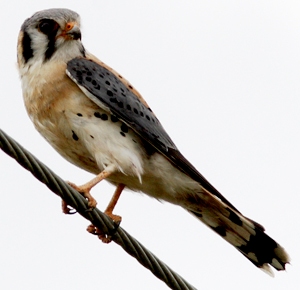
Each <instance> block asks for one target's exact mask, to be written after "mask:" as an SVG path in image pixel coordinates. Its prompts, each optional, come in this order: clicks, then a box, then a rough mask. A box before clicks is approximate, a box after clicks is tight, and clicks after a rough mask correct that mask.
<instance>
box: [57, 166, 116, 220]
mask: <svg viewBox="0 0 300 290" xmlns="http://www.w3.org/2000/svg"><path fill="white" fill-rule="evenodd" d="M114 171H115V167H114V166H108V167H107V168H106V169H104V170H103V171H102V172H101V173H100V174H98V175H97V176H96V177H94V178H93V179H92V180H90V181H89V182H87V183H85V184H83V185H81V186H77V185H76V184H74V183H72V182H68V184H69V185H70V186H71V187H73V188H74V189H76V190H77V191H78V192H79V193H81V194H82V195H83V196H84V197H85V198H86V199H87V200H88V206H89V207H90V208H95V207H96V205H97V201H96V200H95V199H94V198H93V197H92V195H91V194H90V190H91V189H92V188H93V187H94V186H95V185H96V184H98V183H99V182H100V181H102V180H103V179H105V178H107V177H108V176H110V175H111V174H112V173H113V172H114ZM62 210H63V213H66V214H69V213H70V208H69V207H68V206H67V204H66V202H65V201H63V202H62Z"/></svg>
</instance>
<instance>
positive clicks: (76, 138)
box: [72, 130, 79, 141]
mask: <svg viewBox="0 0 300 290" xmlns="http://www.w3.org/2000/svg"><path fill="white" fill-rule="evenodd" d="M72 138H73V139H74V140H75V141H78V140H79V138H78V136H77V135H76V133H75V132H74V131H73V130H72Z"/></svg>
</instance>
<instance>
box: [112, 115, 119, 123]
mask: <svg viewBox="0 0 300 290" xmlns="http://www.w3.org/2000/svg"><path fill="white" fill-rule="evenodd" d="M110 119H111V121H112V122H113V123H116V122H118V121H119V119H118V118H117V117H116V116H114V115H111V116H110Z"/></svg>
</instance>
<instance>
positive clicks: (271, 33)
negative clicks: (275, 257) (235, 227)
mask: <svg viewBox="0 0 300 290" xmlns="http://www.w3.org/2000/svg"><path fill="white" fill-rule="evenodd" d="M62 4H63V6H64V7H66V8H70V9H73V10H75V11H77V12H78V13H79V14H80V15H81V18H82V33H83V43H84V45H85V47H86V49H87V50H89V51H91V52H92V53H93V54H95V55H96V56H97V57H99V58H100V59H101V60H103V61H104V62H106V63H107V64H108V65H110V66H112V67H113V68H114V69H116V70H117V71H118V72H120V73H121V74H122V75H123V76H124V77H126V78H127V79H129V80H130V82H131V83H132V84H133V85H134V86H135V87H136V88H137V89H138V90H139V91H140V92H141V93H142V95H143V96H144V97H145V99H146V100H147V102H148V103H149V104H150V106H151V107H152V109H153V111H154V112H155V113H156V115H157V116H158V118H159V119H160V121H161V122H162V124H163V125H164V127H165V129H166V130H167V132H168V133H169V135H170V136H171V137H172V138H173V140H174V142H175V143H176V144H177V146H178V147H179V149H180V150H181V151H182V153H183V154H184V155H185V156H186V157H187V158H188V159H189V160H190V161H191V162H192V163H193V164H194V165H195V166H196V167H197V168H198V169H199V171H200V172H201V173H202V174H203V175H204V176H205V177H206V178H207V179H208V180H209V181H210V182H211V183H212V184H214V186H215V187H216V188H218V189H219V190H220V191H221V192H222V193H223V194H224V195H225V196H226V197H227V198H228V199H229V200H230V201H231V202H232V203H233V204H234V205H235V206H236V207H237V208H238V209H239V210H240V211H242V212H243V213H244V214H245V215H246V216H249V217H250V218H252V219H254V220H256V221H258V222H260V223H261V224H263V225H264V226H265V227H266V229H267V233H268V234H269V235H270V236H272V237H273V238H274V239H276V240H277V241H278V242H279V243H280V244H282V245H283V246H284V247H285V248H286V250H287V251H288V252H289V254H290V256H291V258H292V265H290V266H288V267H287V272H280V273H275V276H276V277H275V278H271V277H269V276H268V275H266V274H265V273H263V272H262V271H260V270H258V269H256V267H254V266H253V265H252V264H251V263H250V262H248V261H247V260H246V259H245V258H244V257H243V256H242V255H241V254H240V253H238V252H237V251H236V250H235V249H234V248H233V247H231V246H230V245H229V244H227V243H226V242H224V241H223V240H222V239H221V238H220V237H218V236H217V235H216V234H215V233H213V232H212V231H210V230H209V229H207V228H206V227H205V226H203V225H202V224H201V223H200V222H198V221H197V220H196V219H194V218H193V217H191V216H190V215H189V214H188V213H186V212H185V211H183V210H182V209H180V208H178V207H176V206H173V205H168V204H165V203H159V202H157V201H156V200H152V199H150V198H149V197H147V196H144V195H140V194H137V193H131V192H125V193H124V194H123V195H122V197H121V199H120V201H119V203H118V205H117V207H116V211H115V212H116V213H117V214H120V215H122V216H123V222H122V227H123V228H125V229H126V230H127V231H128V232H129V233H131V234H132V235H133V236H134V237H136V238H137V239H138V240H139V241H140V242H142V243H143V244H144V245H145V246H146V247H147V248H148V249H149V250H151V251H152V252H153V253H154V254H156V255H157V256H158V257H159V258H161V259H162V260H163V261H164V262H165V263H167V264H168V265H169V266H170V267H171V268H172V269H174V270H175V271H176V272H178V273H179V274H181V275H182V276H183V277H184V278H185V279H186V280H187V281H189V282H190V283H191V284H193V285H194V286H195V287H197V288H198V289H221V288H222V289H272V290H276V289H299V287H300V278H299V273H300V267H299V259H300V250H299V240H300V221H299V220H300V214H299V212H300V211H299V206H300V198H299V190H300V186H299V173H300V170H299V164H300V158H299V149H300V138H299V127H300V114H299V109H300V98H299V97H300V82H299V77H300V69H299V67H300V56H299V55H300V17H299V15H300V2H299V1H274V0H272V1H262V0H259V1H255V0H251V1H230V0H229V1H201V0H197V1H166V0H157V1H137V0H136V1H133V0H128V1H122V0H119V1H74V0H72V1H69V0H65V1H57V0H52V1H44V0H40V1H34V2H33V1H20V0H19V1H15V0H10V1H2V3H1V10H0V27H1V41H0V46H1V54H0V63H1V70H0V85H1V89H2V90H1V91H2V92H1V94H0V99H1V103H0V127H1V129H3V130H5V131H6V132H7V133H8V134H9V135H11V136H12V137H13V138H14V139H16V140H17V141H18V142H20V143H21V144H22V145H23V146H25V147H26V148H27V149H28V150H30V151H31V152H32V153H33V154H34V155H35V156H37V157H38V158H39V159H40V160H41V161H43V162H44V163H45V164H47V165H48V166H49V167H50V168H52V169H53V170H54V171H55V172H56V173H57V174H58V175H60V176H61V177H62V178H63V179H65V180H70V181H73V182H76V183H77V184H82V183H84V182H86V181H88V180H89V179H90V178H91V177H92V176H91V175H90V174H88V173H86V172H84V171H82V170H81V169H78V168H76V167H74V166H73V165H71V164H69V163H68V162H67V161H65V160H63V159H62V158H61V157H60V156H59V155H58V154H57V153H56V152H55V151H54V150H53V149H52V148H51V147H50V145H48V144H47V143H46V141H44V139H43V138H42V137H41V136H40V135H39V134H38V133H37V132H36V131H35V129H34V128H33V125H32V124H31V122H30V120H29V118H28V117H27V115H26V112H25V108H24V105H23V100H22V92H21V88H20V81H19V78H18V72H17V68H16V45H17V36H18V33H19V28H20V26H21V25H22V23H23V21H24V20H25V19H26V18H28V17H30V16H31V15H32V14H33V13H34V12H36V11H38V10H42V9H46V8H53V7H61V6H62ZM0 181H1V183H0V184H1V198H0V261H1V262H0V289H25V290H27V289H30V290H33V289H39V290H40V289H43V290H44V289H72V290H78V289H167V286H166V285H165V284H164V283H163V282H161V281H160V280H158V279H156V278H155V277H154V276H153V275H152V274H151V273H150V272H149V271H148V270H146V269H145V268H143V267H142V266H141V265H140V264H139V263H138V262H137V261H136V260H135V259H133V258H132V257H130V256H128V255H127V254H126V253H125V252H124V251H123V250H122V249H121V248H120V247H119V246H117V245H116V244H114V243H111V244H109V245H104V244H102V243H101V242H100V241H99V240H98V239H97V238H96V237H94V236H92V235H89V234H88V233H86V232H85V227H86V226H87V221H85V220H84V219H82V218H81V217H80V216H79V215H73V216H66V215H63V214H62V213H61V209H60V199H59V198H57V196H55V195H54V194H53V193H52V192H50V191H49V190H48V189H47V188H46V187H45V186H44V185H43V184H42V183H40V182H39V181H37V180H36V179H35V178H34V177H33V176H32V175H31V174H30V173H28V172H27V171H26V170H24V169H23V168H21V167H20V166H19V165H18V164H17V163H16V162H15V161H14V160H13V159H11V158H10V157H8V156H7V155H6V154H5V153H3V152H2V151H1V152H0ZM112 192H113V187H112V186H110V185H108V184H107V183H106V182H103V183H102V184H100V185H98V186H97V187H96V188H95V189H94V190H93V194H94V196H95V197H96V199H97V200H98V204H99V208H100V209H102V210H103V209H104V208H105V206H106V205H107V203H108V201H109V199H110V197H111V194H112Z"/></svg>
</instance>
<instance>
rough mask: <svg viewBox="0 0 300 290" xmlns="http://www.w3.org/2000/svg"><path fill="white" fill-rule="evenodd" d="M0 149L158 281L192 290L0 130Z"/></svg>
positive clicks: (186, 283)
mask: <svg viewBox="0 0 300 290" xmlns="http://www.w3.org/2000/svg"><path fill="white" fill-rule="evenodd" d="M0 148H1V149H2V150H3V151H4V152H5V153H6V154H8V155H9V156H11V157H12V158H14V159H15V160H16V161H17V162H18V163H19V164H20V165H21V166H23V167H24V168H25V169H27V170H28V171H30V172H31V173H32V174H33V175H34V176H35V177H36V178H37V179H38V180H40V181H41V182H43V183H44V184H45V185H46V186H47V187H48V188H49V189H50V190H51V191H52V192H54V193H55V194H56V195H58V196H60V197H61V198H62V199H63V200H64V201H66V202H67V204H68V205H70V206H71V207H72V208H74V209H75V210H76V211H77V212H78V213H79V214H80V215H82V216H83V217H84V218H86V219H88V220H89V221H90V222H91V223H92V224H93V225H94V226H96V227H97V228H99V229H100V230H101V231H102V232H103V233H104V234H105V235H107V236H111V235H113V241H114V242H115V243H117V244H118V245H119V246H121V247H122V248H123V249H124V250H125V251H126V252H127V253H128V254H129V255H131V256H132V257H134V258H136V259H137V260H138V262H139V263H140V264H142V265H143V266H144V267H145V268H147V269H149V270H150V271H151V272H152V273H153V274H154V275H155V276H156V277H157V278H158V279H160V280H162V281H163V282H165V283H166V284H167V285H168V286H169V287H170V288H171V289H174V290H179V289H180V290H181V289H184V290H194V289H196V288H195V287H193V286H192V285H190V284H189V283H188V282H186V281H185V280H184V279H183V278H182V277H180V276H179V275H178V274H177V273H175V272H174V271H173V270H171V269H170V268H169V267H168V266H167V265H166V264H164V263H163V262H162V261H160V260H159V259H158V258H157V257H156V256H155V255H153V254H152V253H151V252H149V251H148V250H147V249H146V248H145V247H144V246H143V245H142V244H140V243H139V242H138V241H137V240H136V239H135V238H133V237H132V236H130V235H129V234H128V233H127V232H126V231H125V230H124V229H122V228H121V227H116V224H115V223H114V222H113V221H112V220H111V219H110V218H108V217H107V216H106V215H105V214H104V213H103V212H101V211H100V210H99V209H97V208H95V209H93V210H90V209H89V207H88V204H87V201H86V199H85V198H84V197H83V196H82V195H81V194H80V193H79V192H78V191H76V190H75V189H73V188H72V187H71V186H69V185H68V184H67V183H66V182H65V181H63V180H62V179H61V178H60V177H59V176H58V175H56V174H55V173H54V172H53V171H52V170H50V169H49V168H48V167H47V166H45V165H44V164H43V163H42V162H40V161H39V160H38V159H37V158H36V157H34V156H33V155H32V154H31V153H30V152H29V151H27V150H26V149H25V148H23V147H22V146H21V145H20V144H18V143H17V142H16V141H15V140H13V139H12V138H11V137H9V136H8V135H7V134H6V133H4V132H3V131H2V130H1V129H0ZM112 233H113V234H112Z"/></svg>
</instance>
